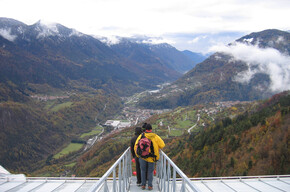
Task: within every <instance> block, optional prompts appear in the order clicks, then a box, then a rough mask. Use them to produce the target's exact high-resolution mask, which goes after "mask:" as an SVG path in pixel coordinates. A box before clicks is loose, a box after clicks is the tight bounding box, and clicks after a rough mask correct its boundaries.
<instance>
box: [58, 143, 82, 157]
mask: <svg viewBox="0 0 290 192" xmlns="http://www.w3.org/2000/svg"><path fill="white" fill-rule="evenodd" d="M82 147H83V144H80V143H70V144H69V145H68V146H67V147H65V148H64V149H63V150H62V151H61V152H59V153H57V154H56V155H54V156H53V158H55V159H58V158H60V157H62V156H64V155H67V154H69V153H70V152H74V151H78V150H80V149H81V148H82Z"/></svg>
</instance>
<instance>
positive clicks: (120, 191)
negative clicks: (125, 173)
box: [118, 161, 122, 192]
mask: <svg viewBox="0 0 290 192" xmlns="http://www.w3.org/2000/svg"><path fill="white" fill-rule="evenodd" d="M121 163H122V161H120V162H119V171H118V177H119V192H122V183H121V178H122V177H121V171H122V168H121Z"/></svg>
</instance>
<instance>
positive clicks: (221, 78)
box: [140, 29, 290, 108]
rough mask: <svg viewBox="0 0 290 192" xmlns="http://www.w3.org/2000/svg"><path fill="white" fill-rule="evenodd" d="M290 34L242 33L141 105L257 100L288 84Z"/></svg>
mask: <svg viewBox="0 0 290 192" xmlns="http://www.w3.org/2000/svg"><path fill="white" fill-rule="evenodd" d="M289 45H290V34H289V33H288V32H284V31H279V30H274V29H273V30H265V31H261V32H257V33H251V34H249V35H247V36H244V37H242V38H240V39H238V40H237V41H235V42H233V43H231V44H229V45H228V46H217V47H213V48H212V51H216V53H214V54H213V55H211V56H210V57H209V58H207V59H206V60H205V61H203V62H202V63H199V64H198V65H196V66H195V68H193V69H192V70H191V71H189V72H188V73H186V74H185V75H184V76H182V77H181V78H180V79H178V80H177V81H176V82H174V83H172V84H171V85H170V86H168V87H165V88H164V89H163V90H161V91H160V92H159V93H156V94H153V95H151V96H149V97H147V98H143V100H142V101H141V102H140V104H141V106H143V107H148V108H172V107H177V106H180V105H192V104H196V103H207V102H214V101H227V100H242V101H248V100H256V99H263V98H267V97H269V96H271V95H273V94H275V93H278V92H281V91H285V90H289V89H290V87H289V85H290V68H289V64H290V57H289V50H290V47H289Z"/></svg>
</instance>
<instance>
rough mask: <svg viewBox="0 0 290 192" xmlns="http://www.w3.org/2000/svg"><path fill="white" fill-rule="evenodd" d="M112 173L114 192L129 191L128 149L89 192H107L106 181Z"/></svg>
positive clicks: (129, 156) (129, 167)
mask: <svg viewBox="0 0 290 192" xmlns="http://www.w3.org/2000/svg"><path fill="white" fill-rule="evenodd" d="M117 167H118V183H117V179H116V169H117ZM112 173H113V187H112V191H114V192H117V191H119V192H125V191H128V190H129V189H130V179H131V176H132V164H131V153H130V147H128V148H127V150H126V151H125V152H124V153H123V154H122V156H121V157H120V158H119V159H118V160H117V161H116V162H115V163H114V165H113V166H112V167H111V168H110V169H109V170H108V171H107V172H106V173H105V174H104V175H103V176H102V177H101V178H100V180H99V181H98V182H97V183H96V184H94V185H93V186H92V187H91V188H90V189H89V192H96V191H100V190H101V189H102V188H103V190H104V192H109V187H108V184H107V180H108V178H109V176H110V175H111V174H112Z"/></svg>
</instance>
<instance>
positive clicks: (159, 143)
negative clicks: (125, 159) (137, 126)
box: [134, 132, 165, 162]
mask: <svg viewBox="0 0 290 192" xmlns="http://www.w3.org/2000/svg"><path fill="white" fill-rule="evenodd" d="M141 136H142V134H140V135H139V136H138V138H137V139H136V142H135V146H134V151H135V154H136V156H137V157H139V156H138V155H137V145H138V142H139V140H140V139H141ZM145 137H147V138H148V139H150V140H151V141H152V143H153V147H154V154H155V155H156V160H158V159H159V149H162V148H163V147H165V143H164V141H163V140H162V139H161V138H160V137H159V136H158V135H157V134H156V133H146V132H145ZM149 152H151V150H150V149H149ZM142 159H144V158H142ZM144 160H145V161H148V162H154V159H153V157H148V158H146V159H144Z"/></svg>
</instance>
